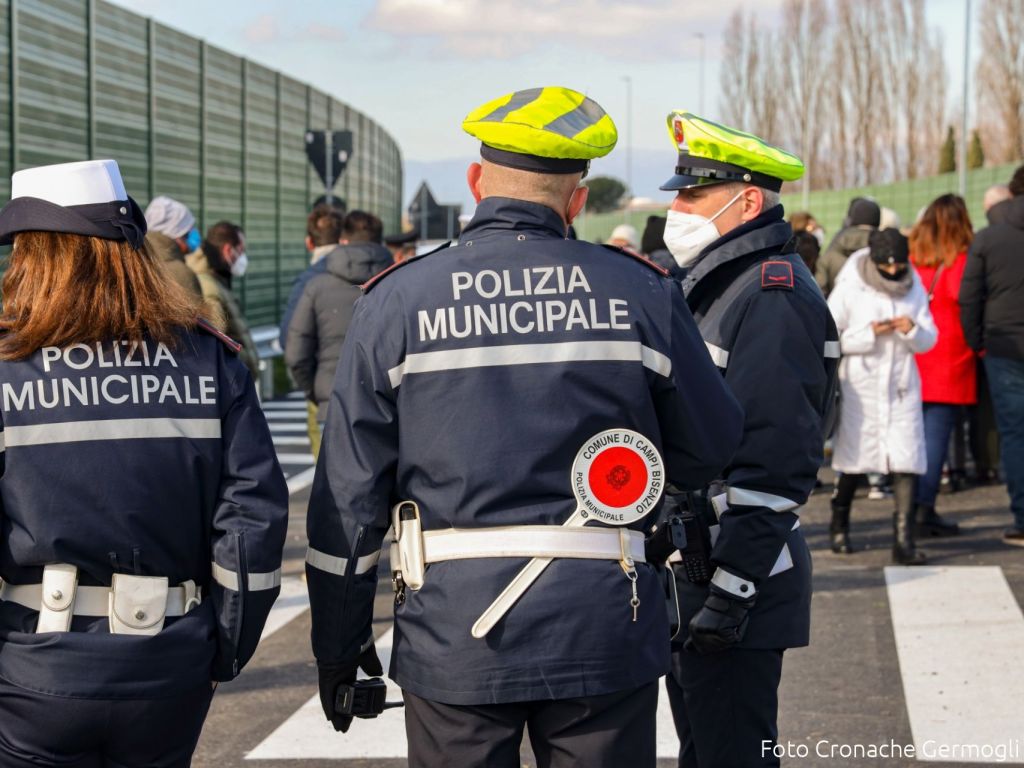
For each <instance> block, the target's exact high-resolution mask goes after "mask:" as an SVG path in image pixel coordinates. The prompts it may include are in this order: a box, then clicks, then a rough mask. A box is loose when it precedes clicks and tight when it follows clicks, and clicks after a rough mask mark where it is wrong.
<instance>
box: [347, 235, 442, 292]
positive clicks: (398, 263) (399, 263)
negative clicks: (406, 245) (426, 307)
mask: <svg viewBox="0 0 1024 768" xmlns="http://www.w3.org/2000/svg"><path fill="white" fill-rule="evenodd" d="M451 244H452V241H451V240H449V241H448V242H447V243H445V244H443V245H439V246H437V248H435V249H434V250H432V251H427V252H426V253H421V254H419V255H417V256H411V257H410V258H408V259H403V260H402V261H396V262H395V263H394V264H392V265H391V266H390V267H388V268H387V269H385V270H382V271H380V272H378V273H377V274H376V275H374V276H373V277H371V278H370V279H369V280H367V281H366V282H365V283H363V284H362V285H361V286H360V287H361V288H362V289H363V293H369V292H370V289H371V288H373V286H375V285H376V284H377V283H379V282H380V281H381V280H383V279H384V278H385V277H387V276H388V275H390V274H392V273H393V272H394V271H395V270H397V269H401V268H402V267H404V266H405V265H406V264H412V262H414V261H419V260H420V259H422V258H424V257H426V256H430V255H431V254H433V253H437V252H438V251H443V250H444V249H445V248H447V247H448V246H450V245H451Z"/></svg>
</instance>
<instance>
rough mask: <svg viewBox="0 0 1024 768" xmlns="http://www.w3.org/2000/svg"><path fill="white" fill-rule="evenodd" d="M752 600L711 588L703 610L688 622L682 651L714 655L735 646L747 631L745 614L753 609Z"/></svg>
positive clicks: (713, 586)
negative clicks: (688, 626)
mask: <svg viewBox="0 0 1024 768" xmlns="http://www.w3.org/2000/svg"><path fill="white" fill-rule="evenodd" d="M754 600H755V598H753V597H749V598H747V599H745V600H741V599H740V598H738V597H736V596H734V595H731V594H729V593H728V592H726V591H725V590H724V589H719V588H718V587H716V586H715V585H714V584H712V585H711V594H709V595H708V598H707V600H705V601H704V607H703V608H701V609H700V610H699V611H697V614H696V615H695V616H694V617H693V618H692V619H690V636H689V637H688V638H687V639H686V643H685V644H684V645H683V650H684V651H689V652H691V653H693V652H696V653H714V652H716V651H724V650H726V649H728V648H732V647H733V646H734V645H737V644H738V643H739V642H740V641H741V640H742V639H743V633H744V632H746V631H747V613H748V612H749V611H750V609H751V608H753V607H754Z"/></svg>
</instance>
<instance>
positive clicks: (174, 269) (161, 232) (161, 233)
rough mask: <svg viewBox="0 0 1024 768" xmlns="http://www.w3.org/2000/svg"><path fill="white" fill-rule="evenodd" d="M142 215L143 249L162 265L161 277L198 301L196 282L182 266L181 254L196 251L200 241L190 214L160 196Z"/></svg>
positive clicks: (200, 292) (199, 293)
mask: <svg viewBox="0 0 1024 768" xmlns="http://www.w3.org/2000/svg"><path fill="white" fill-rule="evenodd" d="M145 215H146V227H147V229H148V231H147V232H146V249H147V250H148V251H149V252H150V253H151V254H152V256H153V258H154V259H155V260H156V261H157V262H158V263H159V264H161V265H162V267H163V271H164V274H166V275H167V276H168V277H170V278H171V280H173V281H174V282H176V283H177V284H178V285H180V286H181V287H182V288H184V289H185V291H186V292H187V293H188V294H189V295H190V296H194V297H195V298H197V299H199V298H202V295H203V294H202V290H201V289H200V287H199V280H197V279H196V276H195V273H194V272H193V271H192V270H191V269H189V268H188V266H187V265H186V264H185V254H186V253H188V252H189V251H191V250H194V249H195V248H197V247H198V244H199V241H200V240H201V238H200V237H199V232H198V230H196V218H195V216H193V215H192V211H190V210H189V209H188V207H187V206H186V205H185V204H184V203H179V202H178V201H177V200H175V199H173V198H170V197H167V196H165V195H161V196H159V197H154V198H153V199H152V200H151V201H150V203H149V205H148V206H146V214H145ZM190 243H191V247H189V244H190Z"/></svg>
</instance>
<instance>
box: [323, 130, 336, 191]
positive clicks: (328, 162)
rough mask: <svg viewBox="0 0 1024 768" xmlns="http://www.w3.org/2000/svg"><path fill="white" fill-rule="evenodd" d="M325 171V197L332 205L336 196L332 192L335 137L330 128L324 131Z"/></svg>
mask: <svg viewBox="0 0 1024 768" xmlns="http://www.w3.org/2000/svg"><path fill="white" fill-rule="evenodd" d="M324 173H325V174H326V175H327V178H326V179H324V186H325V187H326V188H327V189H326V190H325V191H324V199H325V200H327V204H328V205H330V204H331V202H332V200H333V197H334V195H333V194H332V193H331V190H332V189H334V137H333V136H332V135H331V132H330V131H329V130H328V131H324Z"/></svg>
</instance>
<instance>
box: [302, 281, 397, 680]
mask: <svg viewBox="0 0 1024 768" xmlns="http://www.w3.org/2000/svg"><path fill="white" fill-rule="evenodd" d="M377 298H378V296H377V294H374V295H373V296H366V297H363V298H362V299H360V300H359V301H358V302H357V303H356V307H355V312H354V315H353V318H352V324H351V325H350V326H349V330H348V333H347V335H346V337H345V344H344V346H343V347H342V352H341V360H340V363H339V365H338V372H337V375H336V377H335V381H334V390H333V392H332V393H331V400H330V404H329V405H328V408H327V423H326V426H325V428H324V436H323V443H322V445H321V448H320V457H319V461H318V462H317V467H316V473H315V476H314V479H313V489H312V492H311V496H310V500H309V514H308V516H307V518H306V531H307V534H308V536H309V550H308V552H307V555H306V577H307V582H308V585H309V601H310V610H311V613H312V620H313V630H312V641H313V654H314V656H316V658H317V661H319V662H320V663H327V664H331V663H342V662H348V661H352V660H354V659H355V658H356V657H357V656H358V655H359V650H360V647H361V646H362V645H363V644H365V643H366V641H367V640H369V639H370V638H371V637H372V632H371V626H370V625H371V620H372V618H373V598H374V594H375V593H376V589H377V561H378V559H379V557H380V549H381V545H382V542H383V539H384V535H385V533H386V532H387V529H388V525H389V520H388V511H389V508H390V504H391V497H392V492H393V489H394V486H395V474H396V467H397V464H398V411H397V406H396V403H395V398H396V396H397V395H396V390H395V388H394V387H393V386H392V384H391V381H390V378H389V375H388V371H389V370H390V369H391V368H393V367H394V366H395V365H396V364H397V363H398V361H399V359H400V357H401V344H402V341H401V333H402V331H401V329H400V328H396V327H395V325H396V324H394V323H387V322H382V321H380V320H379V319H378V318H381V317H386V316H387V313H386V312H385V311H383V309H379V306H380V302H378V301H376V300H377ZM371 307H374V308H378V309H379V311H374V310H373V309H371Z"/></svg>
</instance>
